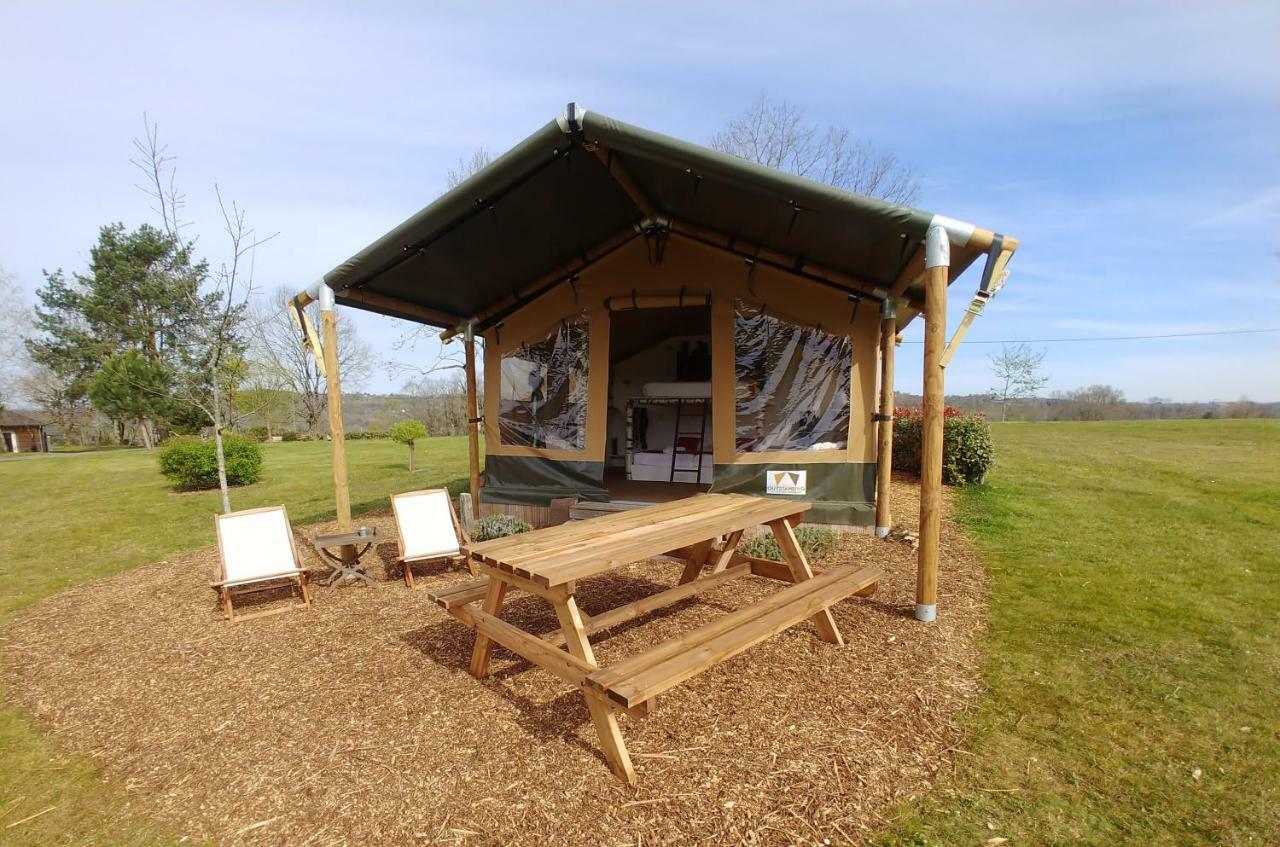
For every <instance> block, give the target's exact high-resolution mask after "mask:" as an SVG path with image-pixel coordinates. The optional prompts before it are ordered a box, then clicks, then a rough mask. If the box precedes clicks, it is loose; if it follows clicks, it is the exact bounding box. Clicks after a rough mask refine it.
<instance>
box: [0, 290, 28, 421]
mask: <svg viewBox="0 0 1280 847" xmlns="http://www.w3.org/2000/svg"><path fill="white" fill-rule="evenodd" d="M0 304H3V305H2V306H0V411H3V410H4V408H5V404H6V403H11V402H12V401H13V398H14V395H15V394H16V393H17V389H18V388H19V381H20V378H21V375H22V373H23V372H24V371H25V370H26V369H27V365H28V359H27V348H26V345H25V344H24V343H23V341H24V339H26V337H27V336H28V335H29V334H30V333H31V311H30V309H28V308H27V305H26V298H25V297H23V296H22V291H21V290H20V289H19V288H18V278H17V277H16V276H14V275H13V274H11V273H9V272H8V271H6V270H5V269H4V266H3V265H0Z"/></svg>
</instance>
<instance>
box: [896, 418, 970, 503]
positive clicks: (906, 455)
mask: <svg viewBox="0 0 1280 847" xmlns="http://www.w3.org/2000/svg"><path fill="white" fill-rule="evenodd" d="M893 416H894V423H893V467H894V469H896V470H904V471H911V472H912V473H914V474H917V475H918V474H919V473H920V446H921V438H922V434H923V428H924V410H923V409H920V408H911V409H906V408H898V409H895V410H894V413H893ZM994 460H995V452H994V450H993V449H992V445H991V426H990V425H989V424H988V423H987V419H986V417H985V416H984V415H982V414H978V413H974V414H965V413H964V412H962V411H960V410H959V409H956V408H954V407H952V406H947V407H946V409H945V410H943V415H942V481H943V482H945V483H946V484H947V485H966V484H968V483H981V482H982V481H983V480H984V479H986V477H987V471H988V470H990V469H991V464H992V462H993V461H994Z"/></svg>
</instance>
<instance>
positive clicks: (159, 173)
mask: <svg viewBox="0 0 1280 847" xmlns="http://www.w3.org/2000/svg"><path fill="white" fill-rule="evenodd" d="M144 120H145V116H144ZM133 144H134V148H135V149H136V150H137V151H138V155H139V158H137V159H135V160H134V161H133V163H134V165H136V166H137V167H138V169H139V170H141V171H142V172H143V173H144V174H145V175H146V176H147V180H148V181H147V183H146V184H145V185H143V186H139V187H140V188H141V189H142V191H143V192H145V193H146V194H147V195H148V196H149V197H151V198H152V199H153V200H155V202H156V204H157V205H156V207H155V211H156V212H157V214H159V215H160V217H161V219H162V221H163V222H164V227H165V231H166V232H167V233H168V234H169V236H170V237H171V238H173V239H175V240H177V239H179V238H180V237H181V236H180V235H179V233H180V231H181V229H182V227H183V226H184V224H183V223H182V222H181V221H180V220H179V210H180V209H181V208H182V205H183V198H182V195H181V194H179V193H178V191H177V189H176V187H175V181H174V178H173V173H174V171H173V167H172V164H171V163H172V161H173V159H172V158H171V157H168V156H165V149H166V148H165V146H163V145H161V144H160V140H159V128H158V126H157V125H156V124H150V123H148V124H146V136H145V138H144V139H138V138H135V139H134V142H133ZM214 194H215V195H216V196H217V199H218V209H219V211H220V212H221V213H222V224H223V232H224V233H225V234H226V237H227V244H228V247H229V252H228V255H227V258H226V259H225V260H224V261H223V262H221V263H220V264H219V265H218V266H217V268H216V269H215V270H214V271H213V272H212V274H210V276H209V279H208V285H207V286H199V287H197V286H193V287H192V288H191V290H190V293H189V297H190V298H191V316H192V320H191V323H190V325H189V326H188V328H187V335H186V337H184V338H183V339H182V341H181V345H182V358H183V363H184V367H182V368H180V369H179V370H178V372H177V373H176V374H175V380H174V384H173V389H174V391H173V396H174V398H175V399H176V400H178V401H179V402H181V403H184V404H186V405H189V406H191V407H193V408H194V409H196V410H198V411H199V412H201V413H203V415H204V416H206V417H207V418H208V420H209V421H210V423H211V424H212V429H213V442H214V452H215V455H216V456H217V464H218V488H219V490H220V492H221V494H222V510H223V512H224V513H225V512H230V511H231V494H230V491H229V489H228V485H227V461H226V455H225V453H224V451H223V442H222V434H223V430H224V429H226V428H228V427H231V426H234V425H235V422H236V419H237V418H236V416H235V413H234V411H233V409H232V407H231V403H230V396H231V394H232V393H233V392H234V390H235V387H236V386H237V385H238V383H239V380H240V378H241V376H242V364H243V362H242V355H241V354H242V353H243V350H244V346H245V340H244V337H243V328H244V327H243V324H244V317H245V312H246V310H247V308H248V302H249V298H250V297H251V296H252V294H253V260H254V256H255V255H256V252H257V249H258V248H259V247H260V246H262V245H263V244H264V243H266V242H267V241H270V240H271V239H272V238H274V237H275V234H272V235H269V236H267V237H266V238H258V237H257V236H256V235H255V234H254V231H253V229H252V228H250V227H249V226H247V224H246V222H245V212H244V210H243V209H241V208H240V207H239V206H238V205H237V204H236V203H235V202H234V201H232V202H231V204H230V205H229V206H228V204H227V203H226V201H224V200H223V197H222V191H221V189H219V187H218V186H217V185H216V184H215V185H214ZM205 288H207V289H208V290H204V289H205Z"/></svg>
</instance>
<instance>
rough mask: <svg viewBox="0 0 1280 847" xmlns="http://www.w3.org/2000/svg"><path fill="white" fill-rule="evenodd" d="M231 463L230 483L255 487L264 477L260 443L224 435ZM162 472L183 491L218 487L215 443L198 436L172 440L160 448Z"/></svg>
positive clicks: (229, 464)
mask: <svg viewBox="0 0 1280 847" xmlns="http://www.w3.org/2000/svg"><path fill="white" fill-rule="evenodd" d="M222 453H223V456H224V457H225V458H226V460H227V484H228V485H251V484H253V483H255V482H257V481H258V478H259V477H260V476H261V475H262V448H261V447H260V446H258V444H257V443H256V442H253V441H250V440H249V439H247V438H241V437H240V436H238V435H232V434H230V433H227V434H225V435H223V436H222ZM159 458H160V473H162V474H164V476H165V477H166V478H167V479H168V480H169V481H170V482H172V483H173V486H174V488H178V489H181V490H202V489H207V488H217V487H218V454H217V447H216V446H215V445H214V443H213V441H212V440H210V441H205V440H204V439H202V438H199V437H197V436H194V435H183V436H179V437H177V438H170V439H169V440H168V441H166V442H165V443H164V444H163V445H162V446H161V447H160V457H159Z"/></svg>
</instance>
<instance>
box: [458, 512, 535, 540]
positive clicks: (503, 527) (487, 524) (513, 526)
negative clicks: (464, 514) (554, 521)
mask: <svg viewBox="0 0 1280 847" xmlns="http://www.w3.org/2000/svg"><path fill="white" fill-rule="evenodd" d="M531 529H533V527H531V526H529V524H528V522H527V521H523V520H521V519H520V518H517V517H515V516H514V515H485V516H484V517H483V518H481V519H480V520H478V521H476V529H475V532H473V533H471V540H472V541H492V540H493V539H495V538H505V537H506V536H508V535H519V534H520V533H522V532H528V531H529V530H531Z"/></svg>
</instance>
